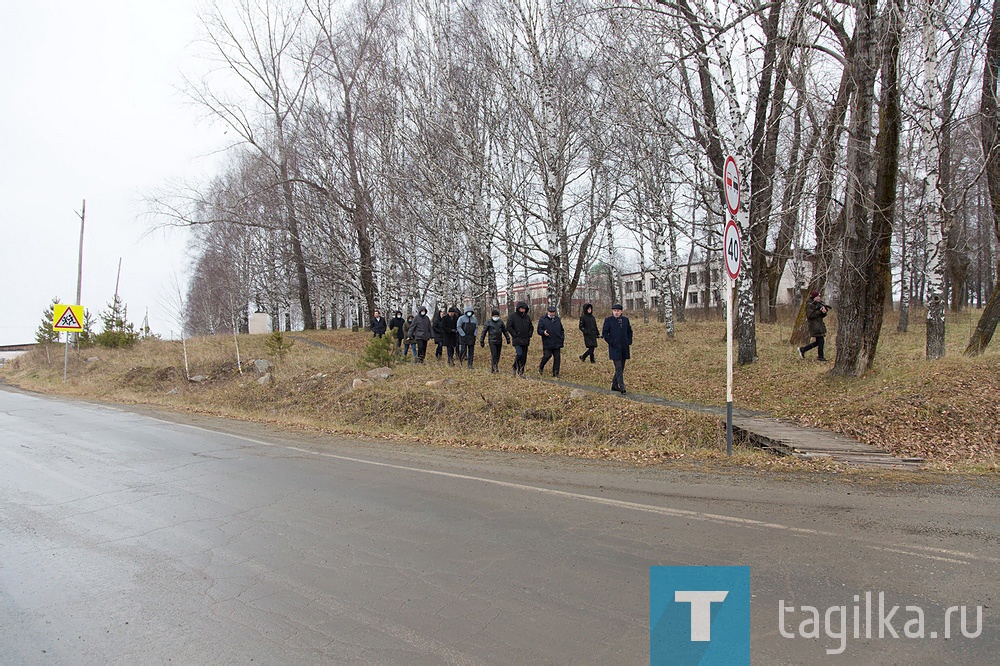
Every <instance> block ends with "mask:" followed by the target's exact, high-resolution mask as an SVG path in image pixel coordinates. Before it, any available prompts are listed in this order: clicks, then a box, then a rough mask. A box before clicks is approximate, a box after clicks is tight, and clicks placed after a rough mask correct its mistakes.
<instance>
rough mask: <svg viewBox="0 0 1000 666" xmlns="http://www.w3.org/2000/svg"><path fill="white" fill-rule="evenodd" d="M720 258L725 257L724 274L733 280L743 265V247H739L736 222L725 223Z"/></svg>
mask: <svg viewBox="0 0 1000 666" xmlns="http://www.w3.org/2000/svg"><path fill="white" fill-rule="evenodd" d="M722 256H723V257H725V262H726V273H728V274H729V277H731V278H732V279H734V280H735V279H736V278H738V277H739V275H740V265H741V264H742V263H743V246H742V245H740V228H739V227H738V226H736V220H729V222H727V223H726V232H725V233H724V234H722Z"/></svg>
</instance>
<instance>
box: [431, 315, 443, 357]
mask: <svg viewBox="0 0 1000 666" xmlns="http://www.w3.org/2000/svg"><path fill="white" fill-rule="evenodd" d="M446 316H447V315H446V314H445V313H444V308H442V307H438V309H437V312H435V313H434V319H432V320H431V330H432V331H433V335H432V337H433V338H434V342H435V343H437V349H435V350H434V358H441V351H442V350H443V349H444V329H443V328H441V326H442V325H443V324H444V318H445V317H446Z"/></svg>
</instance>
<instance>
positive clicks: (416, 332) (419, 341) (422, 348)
mask: <svg viewBox="0 0 1000 666" xmlns="http://www.w3.org/2000/svg"><path fill="white" fill-rule="evenodd" d="M432 333H433V329H432V327H431V320H430V319H428V318H427V308H420V312H418V313H417V316H416V317H414V318H413V323H412V324H410V330H409V337H411V338H413V340H414V341H415V344H416V346H417V363H423V362H424V357H425V356H427V341H428V340H430V339H431V335H432Z"/></svg>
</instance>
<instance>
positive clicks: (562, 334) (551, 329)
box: [538, 305, 566, 377]
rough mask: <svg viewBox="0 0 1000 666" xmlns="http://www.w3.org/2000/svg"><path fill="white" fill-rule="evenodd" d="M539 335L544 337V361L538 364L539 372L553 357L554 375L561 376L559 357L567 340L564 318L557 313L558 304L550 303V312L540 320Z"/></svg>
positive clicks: (540, 372) (539, 372)
mask: <svg viewBox="0 0 1000 666" xmlns="http://www.w3.org/2000/svg"><path fill="white" fill-rule="evenodd" d="M538 335H540V336H541V338H542V362H541V363H539V364H538V374H539V375H540V374H542V372H543V371H544V370H545V364H546V363H548V362H549V359H550V358H551V359H552V376H553V377H558V376H559V363H560V359H559V357H560V356H561V355H562V348H563V345H564V344H565V342H566V330H565V329H564V328H563V325H562V319H560V318H559V316H558V315H557V314H556V306H554V305H550V306H549V307H548V313H547V314H546V315H545V316H544V317H542V318H541V319H539V320H538Z"/></svg>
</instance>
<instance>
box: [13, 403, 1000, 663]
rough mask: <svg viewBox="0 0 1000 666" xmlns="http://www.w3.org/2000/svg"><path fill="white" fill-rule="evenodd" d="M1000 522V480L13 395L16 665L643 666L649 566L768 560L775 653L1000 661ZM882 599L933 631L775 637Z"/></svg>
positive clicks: (764, 598)
mask: <svg viewBox="0 0 1000 666" xmlns="http://www.w3.org/2000/svg"><path fill="white" fill-rule="evenodd" d="M455 423H456V427H458V424H460V423H462V419H461V415H456V419H455ZM998 535H1000V491H998V484H997V483H996V482H993V481H984V480H981V481H957V482H954V483H949V484H940V483H927V484H910V485H907V486H903V487H899V486H895V485H894V486H888V485H885V484H877V485H872V486H860V485H858V484H856V483H844V482H841V481H840V480H838V479H836V478H833V477H814V478H811V479H805V478H802V477H794V478H792V479H788V478H783V477H781V476H777V475H769V474H755V473H747V474H744V475H732V474H723V475H712V474H699V473H694V472H683V471H671V470H666V469H635V468H629V467H624V466H615V465H609V464H607V463H595V462H586V461H574V460H567V459H561V458H552V457H540V456H522V455H513V454H502V453H489V452H478V451H472V450H450V449H449V450H441V449H435V448H431V447H420V446H408V445H400V444H397V443H389V442H359V441H346V440H341V439H336V438H332V437H319V436H315V435H304V434H297V433H294V432H290V431H283V430H276V429H274V428H270V427H266V426H262V425H255V424H248V423H242V422H234V421H225V420H221V419H211V418H207V417H196V416H184V415H164V414H156V413H154V412H148V411H143V410H126V409H118V408H112V407H107V406H98V405H92V404H87V403H80V402H72V401H66V400H59V399H53V398H46V397H39V396H35V395H29V394H25V393H19V392H15V391H9V390H0V626H2V632H0V662H2V663H4V664H17V663H31V664H34V663H67V664H90V663H94V664H96V663H102V664H103V663H167V662H173V663H234V662H241V663H250V662H254V663H399V664H422V663H462V664H464V663H470V664H475V663H503V664H507V663H524V664H540V663H577V664H579V663H596V664H643V663H648V660H649V643H648V641H649V628H648V627H649V603H650V594H649V577H650V572H649V567H650V566H653V565H656V566H680V565H747V566H750V567H751V572H752V586H751V591H752V594H753V597H752V604H751V635H752V655H753V657H752V658H753V662H754V663H761V664H765V663H766V664H782V663H788V664H801V663H822V662H825V661H827V660H829V661H837V662H840V663H850V664H855V663H868V664H877V663H928V664H932V663H933V664H948V663H955V664H957V663H964V664H978V663H983V664H986V663H994V664H995V663H997V660H998V657H997V654H998V653H1000V632H998V628H1000V616H998V613H997V597H998V576H997V572H998V568H1000V567H998V565H1000V548H998V543H1000V538H998ZM866 591H871V592H873V593H874V595H875V598H877V595H878V593H879V592H883V593H884V597H885V599H886V603H887V604H893V605H900V607H901V610H900V612H899V613H898V614H897V615H896V618H895V620H894V629H895V631H897V632H898V633H900V634H902V631H903V625H904V623H905V621H906V620H908V619H911V618H912V617H914V615H913V614H912V613H910V614H904V610H903V607H905V606H907V605H910V606H920V607H921V608H922V610H923V611H924V612H925V614H926V620H925V621H926V628H925V638H923V639H916V638H914V639H908V638H903V637H900V638H897V639H893V638H890V637H886V638H883V639H880V638H878V628H877V627H876V628H875V631H874V632H873V637H872V638H870V639H869V638H865V637H864V627H863V626H862V627H861V632H860V634H859V637H858V638H854V636H853V630H852V629H851V628H850V625H851V622H852V620H850V619H849V620H848V622H847V625H848V629H847V636H846V638H845V639H843V640H841V639H840V638H836V637H834V638H831V637H830V636H828V635H827V633H826V629H827V628H829V627H833V628H834V631H833V632H832V633H833V634H834V635H835V636H836V635H837V631H836V626H835V625H821V626H822V627H823V628H822V629H821V631H820V637H819V638H804V637H802V636H801V635H800V634H801V633H809V631H810V630H811V627H810V625H809V624H808V623H805V625H803V624H802V622H803V618H807V617H808V616H807V615H803V614H801V613H802V611H800V614H799V615H788V616H786V624H785V625H784V627H783V628H779V622H778V610H779V600H784V602H785V604H786V605H789V606H792V607H795V608H797V609H798V608H801V606H802V605H809V606H813V607H816V608H817V609H819V612H820V614H821V618H820V620H821V621H822V620H823V617H822V615H823V609H825V608H827V607H831V606H834V607H835V606H847V607H848V614H849V615H850V613H851V612H852V610H851V609H852V607H853V606H854V605H856V604H855V602H854V601H853V597H854V595H859V598H860V599H862V604H863V599H864V595H865V592H866ZM955 605H967V606H968V607H969V611H970V613H969V627H968V628H969V632H970V633H974V631H973V630H974V629H975V622H974V619H975V607H976V606H984V607H985V608H984V611H983V624H982V630H981V632H980V633H979V635H978V636H977V637H975V638H965V637H963V636H962V635H961V634H960V632H959V631H958V629H957V625H958V617H957V614H956V615H954V616H952V627H953V628H952V634H953V635H952V637H951V638H950V639H949V640H945V639H944V638H943V632H942V631H941V630H942V629H943V616H944V614H945V609H946V608H948V607H950V606H955ZM864 613H865V610H864V608H863V607H862V608H861V614H862V620H861V621H862V622H865V619H864ZM833 617H834V619H836V617H837V616H833ZM876 622H877V619H876ZM782 630H783V631H784V632H785V633H786V634H790V635H792V636H793V637H792V638H788V637H783V636H782V635H781V633H780V631H782ZM932 630H933V631H935V633H939V634H941V635H940V636H939V637H938V638H935V639H932V638H930V637H929V634H930V632H931V631H932ZM841 643H843V645H844V651H843V653H842V654H839V655H835V656H828V655H827V654H826V650H828V649H838V646H839V645H840V644H841Z"/></svg>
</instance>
